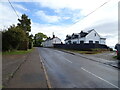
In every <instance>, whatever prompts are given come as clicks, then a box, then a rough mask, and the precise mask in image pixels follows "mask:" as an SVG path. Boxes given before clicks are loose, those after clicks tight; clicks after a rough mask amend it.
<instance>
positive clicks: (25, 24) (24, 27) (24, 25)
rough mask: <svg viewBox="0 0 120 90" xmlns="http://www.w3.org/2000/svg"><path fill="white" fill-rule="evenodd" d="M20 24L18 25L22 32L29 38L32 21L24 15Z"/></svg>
mask: <svg viewBox="0 0 120 90" xmlns="http://www.w3.org/2000/svg"><path fill="white" fill-rule="evenodd" d="M18 21H19V23H18V24H17V25H18V27H20V28H21V29H22V30H24V31H25V33H26V34H28V36H29V32H30V31H31V26H30V25H31V21H30V19H29V18H28V16H27V15H25V14H23V15H22V16H21V19H18Z"/></svg>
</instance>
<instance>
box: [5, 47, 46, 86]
mask: <svg viewBox="0 0 120 90" xmlns="http://www.w3.org/2000/svg"><path fill="white" fill-rule="evenodd" d="M19 64H20V63H19ZM5 88H48V86H47V82H46V77H45V73H44V70H43V66H42V63H41V60H40V57H39V53H38V50H37V48H35V49H34V51H33V52H31V53H29V55H28V56H27V58H26V60H24V63H22V65H21V66H20V67H19V69H18V70H17V71H16V72H15V74H14V75H13V77H12V78H11V79H10V80H9V82H8V84H7V85H6V86H5Z"/></svg>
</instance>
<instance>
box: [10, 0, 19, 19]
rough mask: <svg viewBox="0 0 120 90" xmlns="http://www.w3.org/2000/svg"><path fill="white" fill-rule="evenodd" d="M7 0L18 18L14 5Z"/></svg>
mask: <svg viewBox="0 0 120 90" xmlns="http://www.w3.org/2000/svg"><path fill="white" fill-rule="evenodd" d="M8 2H9V4H10V5H11V7H12V9H13V10H14V12H15V14H16V15H17V17H18V18H19V15H18V14H17V12H16V10H15V8H14V6H13V5H12V3H11V2H10V0H8Z"/></svg>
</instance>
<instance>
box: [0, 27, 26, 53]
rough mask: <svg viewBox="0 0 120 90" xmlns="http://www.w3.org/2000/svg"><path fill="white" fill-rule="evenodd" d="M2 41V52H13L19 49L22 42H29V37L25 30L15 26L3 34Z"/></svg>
mask: <svg viewBox="0 0 120 90" xmlns="http://www.w3.org/2000/svg"><path fill="white" fill-rule="evenodd" d="M2 40H3V42H2V50H3V51H8V50H10V51H11V50H14V49H18V48H19V45H20V43H21V42H24V41H27V37H26V34H25V32H24V31H23V30H21V29H20V28H18V27H15V25H13V26H10V28H8V30H5V31H3V32H2Z"/></svg>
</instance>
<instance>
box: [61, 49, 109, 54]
mask: <svg viewBox="0 0 120 90" xmlns="http://www.w3.org/2000/svg"><path fill="white" fill-rule="evenodd" d="M61 50H64V51H70V52H75V53H80V54H99V53H102V52H105V51H107V50H102V49H93V50H91V51H78V50H66V49H61Z"/></svg>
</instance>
